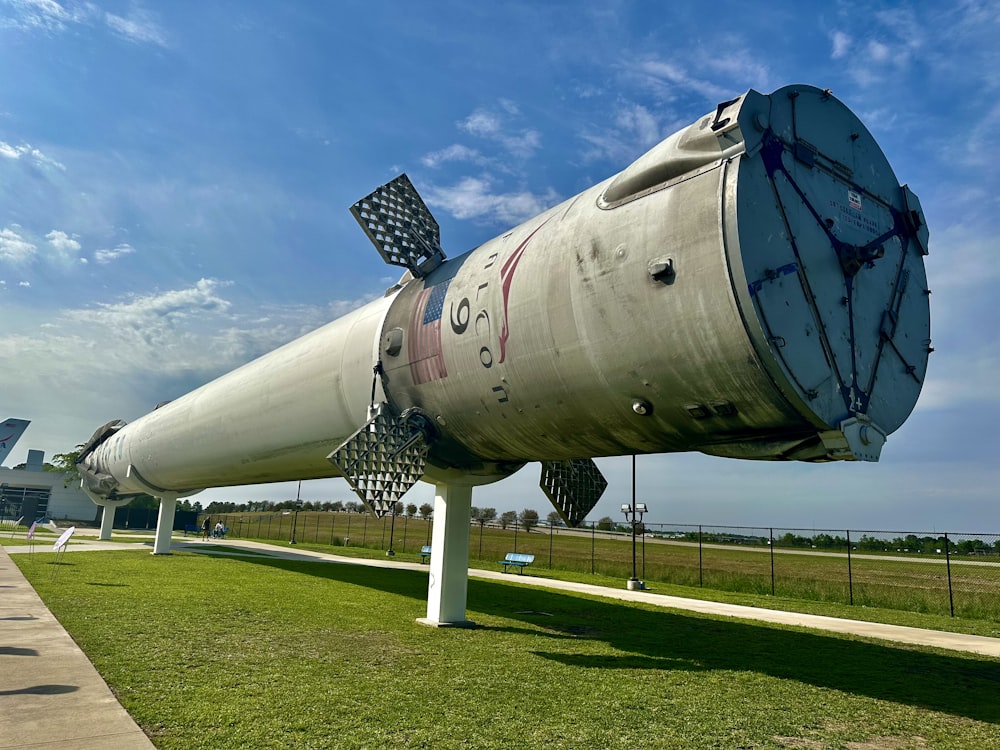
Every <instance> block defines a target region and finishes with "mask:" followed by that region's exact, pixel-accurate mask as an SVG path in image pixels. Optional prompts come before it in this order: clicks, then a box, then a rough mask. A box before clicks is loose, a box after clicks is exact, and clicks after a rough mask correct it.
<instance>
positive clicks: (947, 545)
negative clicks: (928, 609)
mask: <svg viewBox="0 0 1000 750" xmlns="http://www.w3.org/2000/svg"><path fill="white" fill-rule="evenodd" d="M944 560H945V565H946V566H947V568H948V607H949V609H950V610H951V616H952V617H954V616H955V596H954V594H953V593H952V590H951V542H950V541H949V540H948V534H947V533H946V534H945V535H944Z"/></svg>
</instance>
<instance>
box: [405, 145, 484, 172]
mask: <svg viewBox="0 0 1000 750" xmlns="http://www.w3.org/2000/svg"><path fill="white" fill-rule="evenodd" d="M420 162H421V163H422V164H423V165H424V166H425V167H430V168H431V169H437V168H438V167H441V166H442V165H444V164H447V163H449V162H470V163H472V164H477V165H480V166H483V165H486V164H488V163H489V162H490V160H489V159H487V158H486V157H484V156H483V155H482V154H481V153H479V152H478V151H477V150H476V149H474V148H469V147H468V146H463V145H461V144H458V143H455V144H452V145H451V146H447V147H445V148H442V149H440V150H439V151H432V152H431V153H429V154H426V155H425V156H423V157H422V158H421V159H420Z"/></svg>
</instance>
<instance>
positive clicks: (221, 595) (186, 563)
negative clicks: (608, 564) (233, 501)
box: [15, 552, 1000, 750]
mask: <svg viewBox="0 0 1000 750" xmlns="http://www.w3.org/2000/svg"><path fill="white" fill-rule="evenodd" d="M15 559H16V562H17V564H18V565H19V567H20V568H21V569H22V570H23V571H24V572H25V575H26V576H27V577H28V578H29V580H30V581H31V582H32V584H33V585H34V586H35V588H36V590H37V591H38V592H39V594H40V595H41V596H42V598H43V599H44V600H45V602H46V604H47V605H48V606H49V607H50V608H51V609H52V611H53V612H54V613H55V614H56V616H57V617H58V618H59V620H60V621H61V622H62V623H63V624H64V625H65V626H66V628H67V630H69V631H70V633H71V634H72V635H73V637H74V638H75V639H76V640H77V642H78V643H79V644H80V645H81V646H82V647H83V649H84V650H85V651H86V653H87V654H88V655H89V656H90V658H91V659H92V660H93V662H94V663H95V665H96V666H97V668H98V670H99V671H100V672H101V674H102V675H103V676H104V677H105V679H106V680H107V681H108V683H109V684H110V685H111V687H112V689H113V690H114V691H115V693H116V694H117V695H118V696H119V698H120V700H121V701H122V703H123V704H124V705H125V707H126V709H127V710H128V711H129V713H130V714H132V716H133V717H134V718H135V719H136V721H137V722H138V723H139V724H140V725H141V726H142V727H143V729H144V730H145V731H146V732H147V733H148V734H149V735H150V736H151V737H152V738H153V740H154V742H155V744H156V745H157V746H158V747H160V748H184V749H185V750H188V749H194V748H389V747H393V748H397V747H398V748H542V747H544V748H639V747H643V748H736V747H746V748H750V747H752V748H845V747H851V748H894V749H895V750H904V749H905V748H920V749H923V748H962V749H963V750H964V749H965V748H970V747H983V748H985V747H998V746H1000V701H998V700H997V695H998V691H1000V660H990V659H983V658H976V657H972V656H962V655H955V654H950V653H944V652H937V653H935V652H931V651H928V650H917V649H913V648H907V647H895V646H890V645H884V644H874V643H870V642H865V641H863V640H859V639H849V638H845V637H840V636H833V635H825V634H819V633H814V632H805V631H801V630H795V629H784V628H780V627H775V626H770V625H763V624H754V623H746V622H735V621H727V620H720V619H714V618H711V617H706V616H701V615H695V614H689V613H681V612H672V611H663V610H657V609H653V608H651V607H645V606H641V605H632V604H625V603H619V602H612V601H609V600H601V599H598V598H592V597H587V596H582V595H569V594H563V593H553V592H548V591H539V590H535V589H533V588H529V587H523V586H518V585H517V584H516V577H512V580H511V581H510V582H494V581H483V580H476V579H472V580H470V584H469V616H470V617H471V618H472V619H473V620H475V621H476V622H477V623H478V624H479V625H480V627H479V628H478V629H476V630H469V631H466V630H452V629H440V630H439V629H433V628H426V627H423V626H420V625H418V624H416V623H415V622H414V621H415V619H416V618H417V617H420V616H422V615H423V614H424V609H425V596H426V588H427V574H426V572H424V571H420V572H414V571H408V570H383V569H374V568H367V567H362V566H354V565H343V564H328V563H302V562H289V561H281V560H275V559H269V558H266V557H264V556H261V555H257V556H253V557H248V558H242V559H241V558H231V557H210V556H205V555H198V554H194V553H191V552H180V553H175V554H174V555H172V556H170V557H153V556H151V555H148V554H142V553H136V552H77V553H73V554H72V555H67V556H63V557H62V558H61V560H60V562H59V563H58V566H59V567H58V574H57V575H56V576H55V578H54V579H53V578H52V570H53V565H54V564H55V560H56V557H55V555H54V554H51V553H47V554H41V555H35V556H33V557H30V558H29V557H28V556H25V555H18V556H16V557H15ZM851 743H855V744H851Z"/></svg>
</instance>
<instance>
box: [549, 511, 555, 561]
mask: <svg viewBox="0 0 1000 750" xmlns="http://www.w3.org/2000/svg"><path fill="white" fill-rule="evenodd" d="M553 526H554V524H553V523H552V521H549V570H552V529H553Z"/></svg>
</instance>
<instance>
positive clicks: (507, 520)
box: [500, 510, 517, 529]
mask: <svg viewBox="0 0 1000 750" xmlns="http://www.w3.org/2000/svg"><path fill="white" fill-rule="evenodd" d="M515 523H517V513H516V512H514V511H512V510H505V511H504V512H503V513H501V514H500V528H501V529H506V528H507V527H508V526H510V525H511V524H515Z"/></svg>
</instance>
